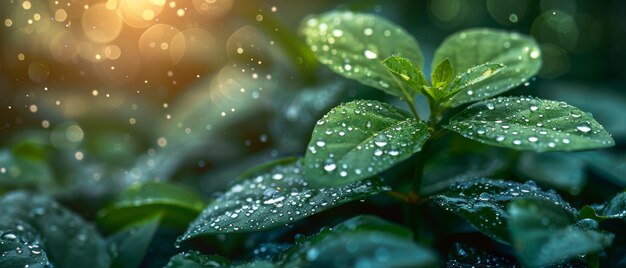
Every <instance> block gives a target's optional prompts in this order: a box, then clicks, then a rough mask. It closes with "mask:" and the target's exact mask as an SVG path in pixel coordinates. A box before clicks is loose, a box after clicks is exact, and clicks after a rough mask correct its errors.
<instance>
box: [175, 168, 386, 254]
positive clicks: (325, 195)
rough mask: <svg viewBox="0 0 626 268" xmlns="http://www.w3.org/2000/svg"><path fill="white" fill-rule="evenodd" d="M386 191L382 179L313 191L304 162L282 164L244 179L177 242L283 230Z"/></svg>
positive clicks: (216, 202) (204, 213) (219, 199)
mask: <svg viewBox="0 0 626 268" xmlns="http://www.w3.org/2000/svg"><path fill="white" fill-rule="evenodd" d="M248 174H249V173H248ZM386 189H387V188H386V187H385V186H383V184H382V182H381V181H380V180H378V179H368V180H363V181H359V182H355V183H352V184H348V185H345V186H341V187H329V188H311V187H310V186H309V185H308V183H307V179H306V178H305V177H304V175H303V174H302V161H301V160H298V161H295V162H292V163H289V164H284V163H283V164H281V163H280V162H279V163H277V164H276V165H275V166H274V167H273V168H272V169H271V171H269V172H260V173H256V174H249V176H248V177H246V178H242V180H241V181H240V182H238V183H237V184H235V185H234V186H233V187H231V188H230V190H228V191H227V192H226V193H224V194H223V195H222V196H220V197H219V198H217V199H216V200H215V202H213V203H212V204H210V205H209V206H208V207H207V208H205V209H204V211H203V212H202V214H200V216H199V217H198V218H197V219H196V220H195V221H193V222H192V223H191V224H190V226H189V228H188V229H187V231H186V232H185V234H184V235H182V236H181V237H179V239H178V241H179V242H181V241H185V240H187V239H190V238H193V237H197V236H201V235H208V234H222V233H241V232H251V231H261V230H267V229H271V228H275V227H278V226H284V225H286V224H289V223H292V222H296V221H299V220H301V219H303V218H306V217H308V216H310V215H313V214H316V213H319V212H322V211H324V210H327V209H330V208H332V207H335V206H338V205H341V204H344V203H347V202H350V201H354V200H360V199H364V198H366V197H369V196H371V195H374V194H377V193H379V192H381V191H384V190H386Z"/></svg>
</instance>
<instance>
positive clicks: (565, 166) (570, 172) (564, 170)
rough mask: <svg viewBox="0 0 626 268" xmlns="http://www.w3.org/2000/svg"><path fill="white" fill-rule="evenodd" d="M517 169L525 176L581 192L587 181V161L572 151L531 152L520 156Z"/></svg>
mask: <svg viewBox="0 0 626 268" xmlns="http://www.w3.org/2000/svg"><path fill="white" fill-rule="evenodd" d="M517 171H518V173H519V174H521V176H522V177H523V178H526V179H529V180H530V179H533V180H536V181H537V182H539V183H545V184H547V185H548V186H550V187H553V188H555V189H558V190H563V191H567V192H569V193H570V194H574V195H576V194H579V193H580V192H581V191H582V189H583V187H584V186H585V183H586V182H587V176H586V174H585V163H584V161H582V160H580V159H579V158H577V157H576V156H574V155H572V153H539V154H538V153H531V152H527V153H524V154H523V155H521V156H520V158H519V162H518V164H517Z"/></svg>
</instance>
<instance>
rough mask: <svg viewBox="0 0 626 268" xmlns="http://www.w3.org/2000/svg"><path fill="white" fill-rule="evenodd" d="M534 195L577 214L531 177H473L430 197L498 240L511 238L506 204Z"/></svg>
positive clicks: (557, 196) (570, 214) (505, 241)
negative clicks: (522, 179)
mask: <svg viewBox="0 0 626 268" xmlns="http://www.w3.org/2000/svg"><path fill="white" fill-rule="evenodd" d="M528 197H533V198H537V199H542V200H547V201H550V202H553V203H555V204H557V205H558V206H559V207H561V208H563V209H564V210H565V211H567V212H568V213H569V217H571V218H572V219H574V218H575V215H578V212H577V211H576V209H574V208H572V207H571V206H570V205H569V204H568V203H567V202H565V201H563V199H562V198H561V197H560V196H559V195H558V194H557V193H556V192H554V191H543V190H541V189H540V188H539V187H537V185H536V184H535V183H534V182H533V181H527V182H526V183H518V182H511V181H504V180H490V179H482V178H481V179H474V180H469V181H465V182H460V183H456V184H453V185H451V186H450V188H448V190H447V191H446V192H444V193H442V194H440V195H436V196H433V197H431V200H432V201H433V202H434V203H435V204H437V205H439V206H440V207H442V208H443V209H445V210H448V211H451V212H453V213H454V214H456V215H459V216H460V217H462V218H463V219H465V220H466V221H468V222H469V223H470V224H472V225H473V226H474V227H476V229H478V230H479V231H481V232H483V233H484V234H486V235H487V236H489V237H491V238H493V239H496V240H498V241H501V242H504V243H507V242H509V241H510V238H509V234H508V230H507V220H508V219H509V217H510V215H509V212H508V211H507V206H508V205H509V204H510V203H511V202H512V201H514V200H516V199H521V198H528Z"/></svg>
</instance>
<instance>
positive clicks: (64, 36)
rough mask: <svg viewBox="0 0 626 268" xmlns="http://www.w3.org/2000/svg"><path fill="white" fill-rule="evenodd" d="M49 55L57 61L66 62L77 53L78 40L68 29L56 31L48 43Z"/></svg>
mask: <svg viewBox="0 0 626 268" xmlns="http://www.w3.org/2000/svg"><path fill="white" fill-rule="evenodd" d="M48 49H49V50H50V55H52V57H53V58H54V59H55V60H57V61H59V62H68V61H70V60H71V59H73V58H74V57H76V55H77V53H78V41H77V40H76V37H74V34H72V32H70V31H69V30H66V29H64V30H61V31H58V32H56V33H55V34H54V35H53V36H52V37H51V38H50V43H49V45H48Z"/></svg>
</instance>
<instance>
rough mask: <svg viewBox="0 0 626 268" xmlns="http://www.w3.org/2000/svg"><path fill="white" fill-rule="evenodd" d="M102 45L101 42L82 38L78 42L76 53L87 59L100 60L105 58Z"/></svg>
mask: <svg viewBox="0 0 626 268" xmlns="http://www.w3.org/2000/svg"><path fill="white" fill-rule="evenodd" d="M104 47H105V46H104V45H103V44H97V43H92V42H91V41H89V40H85V39H83V40H80V41H79V42H78V55H80V57H81V58H83V59H85V60H88V61H93V62H96V61H101V60H103V59H104V58H105V56H104Z"/></svg>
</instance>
